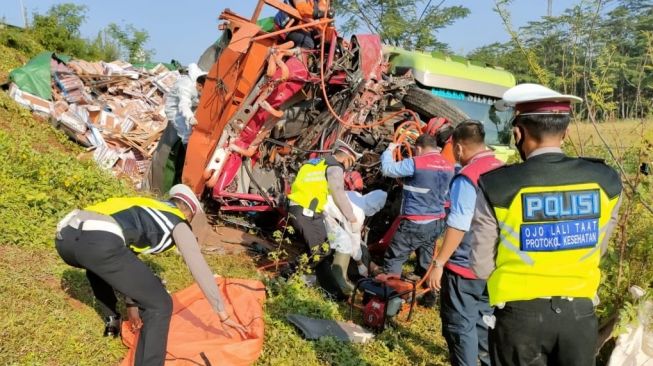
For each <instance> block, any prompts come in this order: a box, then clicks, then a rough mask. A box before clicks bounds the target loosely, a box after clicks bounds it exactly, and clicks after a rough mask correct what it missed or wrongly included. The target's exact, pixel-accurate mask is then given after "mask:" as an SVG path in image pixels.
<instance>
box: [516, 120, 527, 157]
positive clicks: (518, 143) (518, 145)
mask: <svg viewBox="0 0 653 366" xmlns="http://www.w3.org/2000/svg"><path fill="white" fill-rule="evenodd" d="M517 128H518V129H519V135H520V138H519V141H515V147H516V148H517V151H519V156H520V157H521V159H522V160H523V161H526V153H525V152H524V148H523V146H524V128H523V127H521V126H517ZM515 140H516V139H515Z"/></svg>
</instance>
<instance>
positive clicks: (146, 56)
mask: <svg viewBox="0 0 653 366" xmlns="http://www.w3.org/2000/svg"><path fill="white" fill-rule="evenodd" d="M107 32H108V34H110V35H111V37H113V38H114V39H115V40H116V42H118V44H119V45H120V46H121V48H122V53H123V54H124V56H125V57H126V58H127V59H128V60H129V62H131V63H144V62H149V61H150V59H151V58H152V55H153V53H154V51H152V50H148V49H145V47H144V46H145V43H146V42H147V40H148V39H149V38H150V35H149V34H148V33H147V31H145V30H144V29H137V28H136V27H134V26H133V25H131V24H128V25H126V26H123V27H120V26H118V25H117V24H115V23H111V24H109V26H108V27H107Z"/></svg>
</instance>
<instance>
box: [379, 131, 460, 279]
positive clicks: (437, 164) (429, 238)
mask: <svg viewBox="0 0 653 366" xmlns="http://www.w3.org/2000/svg"><path fill="white" fill-rule="evenodd" d="M396 146H397V145H395V144H390V145H389V146H388V149H387V150H386V151H384V152H383V154H382V155H381V173H382V174H383V175H384V176H386V177H390V178H403V200H402V203H401V206H402V207H401V215H402V216H403V217H404V220H403V221H402V222H401V223H400V224H399V228H398V229H397V232H396V233H395V235H394V237H393V238H392V242H391V243H390V246H389V247H388V249H387V250H386V252H385V255H384V258H383V259H384V263H383V271H384V272H385V273H388V274H401V273H402V266H403V264H404V263H405V262H406V260H408V257H409V256H410V254H411V253H412V252H413V251H416V252H417V259H418V263H417V265H416V266H415V275H417V276H419V277H421V276H423V275H425V274H426V271H427V270H428V268H429V266H430V265H431V260H432V259H433V249H434V247H435V240H436V239H437V238H438V236H439V235H440V234H441V233H442V229H443V226H444V222H443V220H442V219H443V218H444V217H445V202H446V201H447V200H448V195H449V183H450V182H451V178H452V177H453V175H454V166H453V164H451V163H450V162H448V161H446V160H445V159H444V158H443V157H442V155H441V154H440V149H439V148H438V145H437V140H436V138H435V137H434V136H433V135H430V134H423V135H420V136H419V137H418V138H417V140H416V141H415V148H416V156H415V157H413V158H411V159H404V160H401V161H398V162H395V161H394V160H393V157H392V152H393V151H394V149H395V148H396Z"/></svg>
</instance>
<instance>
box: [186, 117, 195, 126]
mask: <svg viewBox="0 0 653 366" xmlns="http://www.w3.org/2000/svg"><path fill="white" fill-rule="evenodd" d="M188 124H189V125H190V126H195V125H196V124H197V119H196V118H195V117H192V118H191V119H190V121H188Z"/></svg>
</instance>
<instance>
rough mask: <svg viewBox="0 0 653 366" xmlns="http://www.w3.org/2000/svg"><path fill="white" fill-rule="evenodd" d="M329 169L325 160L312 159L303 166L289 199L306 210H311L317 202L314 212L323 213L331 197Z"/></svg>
mask: <svg viewBox="0 0 653 366" xmlns="http://www.w3.org/2000/svg"><path fill="white" fill-rule="evenodd" d="M327 167H328V165H327V163H326V160H325V159H319V160H318V159H312V160H309V161H308V162H307V163H306V164H304V165H302V167H301V168H300V169H299V172H297V178H295V181H294V182H293V183H292V186H291V187H290V194H289V195H288V198H289V199H290V200H292V201H293V202H295V203H297V204H298V205H300V206H302V207H304V208H311V204H312V203H313V202H314V201H316V204H313V205H314V208H313V211H315V212H317V213H320V212H322V210H323V209H324V205H325V204H326V202H327V196H328V195H329V184H328V182H327V179H326V170H327Z"/></svg>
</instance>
